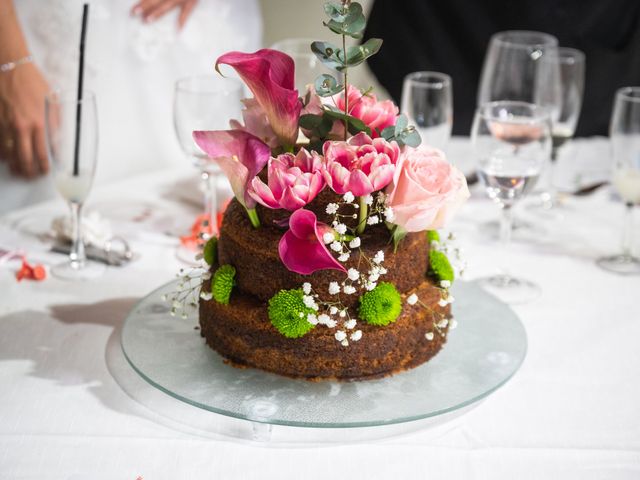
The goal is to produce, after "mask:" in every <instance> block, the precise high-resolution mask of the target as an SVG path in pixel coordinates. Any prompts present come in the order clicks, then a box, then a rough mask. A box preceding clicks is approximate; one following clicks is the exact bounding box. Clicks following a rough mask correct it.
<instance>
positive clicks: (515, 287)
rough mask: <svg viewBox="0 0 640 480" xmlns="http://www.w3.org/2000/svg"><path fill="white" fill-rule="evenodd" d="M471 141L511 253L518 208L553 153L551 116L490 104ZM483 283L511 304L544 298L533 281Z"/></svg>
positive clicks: (516, 105) (529, 107) (504, 277)
mask: <svg viewBox="0 0 640 480" xmlns="http://www.w3.org/2000/svg"><path fill="white" fill-rule="evenodd" d="M471 141H472V145H473V151H474V157H475V161H476V167H477V172H478V178H479V179H480V180H481V182H482V184H483V185H484V187H485V192H486V194H487V195H488V197H489V198H491V199H492V200H493V201H494V202H495V203H496V205H498V207H499V208H500V209H501V212H502V217H501V222H500V240H501V244H502V247H503V249H506V248H507V247H508V246H509V244H510V242H511V231H512V222H513V218H512V209H513V206H514V205H515V204H517V202H519V201H520V200H521V199H522V198H523V197H524V196H526V195H527V193H529V192H530V191H531V190H532V188H533V186H534V185H535V183H536V181H537V179H538V177H539V176H540V173H541V172H542V169H543V166H544V164H545V162H547V161H548V160H549V156H550V154H551V122H550V116H549V111H548V110H547V109H545V108H542V107H539V106H537V105H535V104H532V103H527V102H515V101H500V102H489V103H486V104H484V105H482V106H480V107H479V108H478V110H477V111H476V115H475V117H474V122H473V126H472V130H471ZM480 283H481V284H482V285H483V287H484V288H486V289H487V290H489V291H490V292H491V293H493V294H494V295H496V296H497V297H498V298H501V299H502V300H503V301H505V302H506V303H524V302H527V301H529V300H532V299H534V298H536V297H537V296H538V295H539V294H540V287H538V286H537V285H536V284H534V283H533V282H531V281H529V280H526V279H523V278H521V277H520V276H514V275H512V274H509V273H506V272H505V273H501V274H498V275H493V276H490V277H486V278H483V279H480Z"/></svg>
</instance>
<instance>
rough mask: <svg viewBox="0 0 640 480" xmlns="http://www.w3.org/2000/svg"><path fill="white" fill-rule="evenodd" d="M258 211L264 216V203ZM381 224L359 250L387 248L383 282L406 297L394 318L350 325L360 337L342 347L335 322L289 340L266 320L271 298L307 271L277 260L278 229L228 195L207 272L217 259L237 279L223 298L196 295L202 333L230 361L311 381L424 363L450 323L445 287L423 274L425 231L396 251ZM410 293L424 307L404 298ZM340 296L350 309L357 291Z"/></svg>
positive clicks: (324, 278) (331, 275) (317, 284)
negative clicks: (253, 217)
mask: <svg viewBox="0 0 640 480" xmlns="http://www.w3.org/2000/svg"><path fill="white" fill-rule="evenodd" d="M326 200H327V199H326V197H325V196H322V195H321V196H320V197H319V198H318V199H316V201H315V202H314V204H312V205H311V207H316V209H317V207H318V206H320V205H324V204H326ZM311 209H312V210H313V208H311ZM260 213H261V215H262V216H263V217H264V218H269V215H268V214H267V213H266V209H265V210H264V211H260ZM270 220H271V221H273V218H271V219H270ZM265 223H266V222H265ZM385 230H386V227H384V226H378V227H377V228H371V229H368V230H367V231H366V232H365V234H364V235H363V241H362V243H363V247H362V248H363V251H365V252H366V253H367V254H368V256H369V257H373V256H374V254H375V252H377V251H378V250H383V251H384V252H385V257H386V258H387V259H388V260H387V261H386V262H385V267H386V268H387V270H388V273H387V274H386V275H385V278H384V280H385V281H386V282H390V283H393V284H395V286H396V288H397V289H398V291H399V293H400V294H401V297H402V299H403V308H402V313H401V314H400V315H399V317H398V318H397V320H396V321H395V322H393V323H391V324H390V325H387V326H376V325H370V324H367V323H365V322H358V323H357V326H356V327H354V329H353V330H356V329H357V330H360V331H361V332H362V339H361V340H359V341H357V342H354V341H352V342H350V343H349V345H348V346H347V347H345V346H343V345H342V344H341V343H340V342H338V341H336V338H335V334H336V329H335V328H334V329H331V328H327V327H325V326H323V325H318V326H316V328H314V329H313V330H311V331H310V332H309V333H308V334H307V335H305V336H303V337H301V338H287V337H285V336H283V335H282V334H281V333H280V332H279V331H278V330H277V329H276V328H275V327H274V326H273V325H272V323H271V322H270V320H269V317H268V313H267V311H268V308H267V303H268V300H269V299H270V298H271V297H272V296H273V295H274V294H275V293H277V292H278V291H280V290H287V289H294V288H299V287H300V285H302V284H303V283H304V282H306V281H309V277H307V276H303V275H299V274H296V273H293V272H290V271H289V270H287V269H286V268H285V266H284V265H283V264H282V262H281V260H280V258H279V256H278V242H279V240H280V238H281V236H282V234H283V229H282V228H279V227H277V226H275V225H274V224H273V223H271V225H263V226H262V227H261V228H260V229H254V228H253V227H252V226H251V223H250V222H249V220H248V218H247V216H246V215H245V213H244V209H243V208H242V206H241V205H240V204H239V203H238V202H237V201H235V200H233V201H232V202H231V204H230V205H229V207H228V209H227V211H226V213H225V215H224V219H223V222H222V227H221V230H220V237H219V241H218V245H217V248H218V255H217V262H216V263H214V265H213V266H212V271H214V272H215V270H216V269H217V268H218V267H219V265H220V264H230V265H233V266H234V267H235V269H236V277H235V279H236V285H235V287H234V289H233V292H232V294H231V297H230V301H229V303H228V304H222V303H219V302H217V301H216V300H215V299H210V300H202V299H201V301H200V327H201V334H202V336H203V337H204V338H205V339H206V342H207V344H208V345H209V346H210V347H211V348H213V349H214V350H216V351H217V352H218V353H220V354H221V355H222V356H224V357H225V358H227V359H228V360H230V361H231V363H232V364H234V365H237V366H248V367H255V368H260V369H262V370H266V371H269V372H273V373H277V374H281V375H286V376H290V377H298V378H306V379H310V380H318V379H339V380H357V379H366V378H376V377H381V376H384V375H388V374H391V373H394V372H399V371H402V370H406V369H409V368H413V367H416V366H418V365H420V364H422V363H424V362H426V361H427V360H429V359H430V358H431V357H433V356H434V355H435V354H436V353H438V351H439V350H440V349H441V348H442V346H443V345H444V343H445V341H446V334H447V332H448V324H449V322H448V321H444V322H443V319H449V318H450V309H451V307H450V305H447V306H444V307H441V306H439V305H438V303H439V302H440V300H441V298H442V296H443V290H442V288H439V287H438V286H436V285H435V284H434V280H433V279H432V278H431V277H429V276H428V275H427V271H428V259H429V242H428V240H427V236H426V235H425V234H424V232H421V233H410V234H408V235H407V237H406V238H405V239H404V240H403V242H402V245H401V246H402V248H399V249H398V250H397V252H396V253H394V252H393V244H391V243H389V235H388V232H385ZM357 261H358V259H357V258H356V257H353V258H352V259H350V260H349V261H348V262H346V263H345V266H346V267H347V268H349V267H353V266H355V265H356V264H357ZM310 277H312V278H313V280H312V281H313V284H314V288H316V289H317V290H318V291H319V292H326V291H327V289H326V288H324V287H326V286H328V285H329V282H331V281H340V280H341V279H342V278H343V277H344V274H343V273H342V272H340V271H336V270H322V271H319V272H316V273H314V274H313V275H311V276H310ZM205 288H206V286H205ZM412 293H416V294H417V296H418V297H419V298H420V301H421V302H422V304H424V305H426V306H427V307H428V308H425V306H424V305H418V304H414V305H409V304H407V302H406V301H405V300H406V299H407V298H408V297H409V296H410V295H411V294H412ZM340 297H341V299H342V300H343V302H344V304H345V305H348V306H351V307H354V306H355V305H356V303H357V301H358V297H357V296H349V295H340ZM438 323H439V324H440V326H438V325H437V324H438Z"/></svg>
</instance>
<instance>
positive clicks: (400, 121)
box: [394, 114, 409, 137]
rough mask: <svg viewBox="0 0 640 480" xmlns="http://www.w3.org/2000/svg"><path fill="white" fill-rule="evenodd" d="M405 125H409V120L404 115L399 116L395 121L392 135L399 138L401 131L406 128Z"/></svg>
mask: <svg viewBox="0 0 640 480" xmlns="http://www.w3.org/2000/svg"><path fill="white" fill-rule="evenodd" d="M407 125H409V119H408V118H407V116H406V115H404V114H402V115H400V116H399V117H398V118H397V120H396V126H395V128H394V135H395V136H396V137H397V136H399V135H400V134H401V133H402V131H403V130H405V129H406V128H407Z"/></svg>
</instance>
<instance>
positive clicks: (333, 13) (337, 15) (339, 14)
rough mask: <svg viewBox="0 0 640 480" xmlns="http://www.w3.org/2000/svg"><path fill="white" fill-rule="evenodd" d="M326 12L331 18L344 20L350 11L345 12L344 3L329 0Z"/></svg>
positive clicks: (325, 5)
mask: <svg viewBox="0 0 640 480" xmlns="http://www.w3.org/2000/svg"><path fill="white" fill-rule="evenodd" d="M324 13H326V14H327V15H328V16H329V18H331V20H335V21H336V22H343V21H344V19H345V18H347V15H348V12H347V13H344V11H343V8H342V5H340V4H339V3H333V2H327V3H325V4H324Z"/></svg>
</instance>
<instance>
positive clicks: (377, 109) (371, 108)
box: [333, 85, 398, 138]
mask: <svg viewBox="0 0 640 480" xmlns="http://www.w3.org/2000/svg"><path fill="white" fill-rule="evenodd" d="M333 98H334V100H335V102H336V106H337V107H338V108H339V109H340V110H343V111H344V107H345V105H344V103H345V102H344V93H342V94H340V95H336V96H334V97H333ZM347 98H348V99H349V105H348V109H349V115H351V116H353V117H356V118H359V119H360V120H362V121H363V122H364V123H365V125H367V126H368V127H369V128H370V129H371V136H372V137H373V138H376V137H379V135H378V132H377V130H379V131H380V132H382V130H384V129H385V128H386V127H390V126H393V125H395V124H396V117H397V116H398V107H396V106H395V105H394V103H393V102H392V101H391V100H382V101H378V99H377V98H376V96H375V95H373V94H371V93H368V94H367V95H362V92H360V90H358V89H357V88H356V87H354V86H352V85H349V87H348V88H347Z"/></svg>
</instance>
